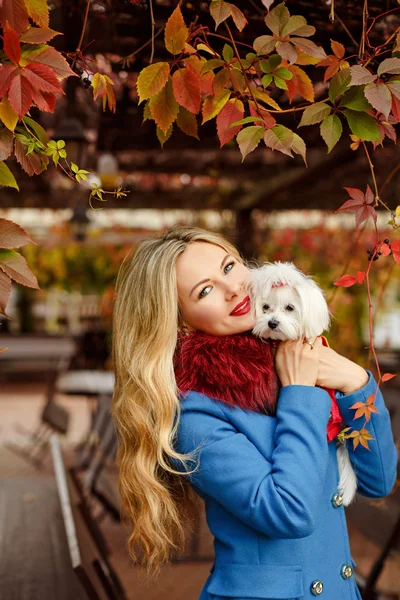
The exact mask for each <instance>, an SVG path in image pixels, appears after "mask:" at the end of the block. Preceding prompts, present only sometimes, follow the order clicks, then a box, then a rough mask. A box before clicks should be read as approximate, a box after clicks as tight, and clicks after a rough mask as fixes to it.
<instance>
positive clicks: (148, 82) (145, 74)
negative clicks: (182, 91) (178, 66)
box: [136, 62, 170, 104]
mask: <svg viewBox="0 0 400 600" xmlns="http://www.w3.org/2000/svg"><path fill="white" fill-rule="evenodd" d="M169 73H170V66H169V64H168V63H166V62H159V63H154V64H153V65H149V66H148V67H146V68H145V69H143V71H141V72H140V73H139V77H138V79H137V82H136V87H137V91H138V94H139V104H140V103H141V102H142V101H143V100H147V98H151V97H152V96H155V95H156V94H157V93H158V92H159V91H160V90H162V88H163V87H164V85H165V84H166V83H167V81H168V77H169Z"/></svg>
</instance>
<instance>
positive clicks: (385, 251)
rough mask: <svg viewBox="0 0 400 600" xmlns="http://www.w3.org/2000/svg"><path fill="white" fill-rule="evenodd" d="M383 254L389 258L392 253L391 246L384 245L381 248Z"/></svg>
mask: <svg viewBox="0 0 400 600" xmlns="http://www.w3.org/2000/svg"><path fill="white" fill-rule="evenodd" d="M381 252H382V254H383V256H389V254H390V253H391V249H390V246H389V244H385V243H383V244H382V246H381Z"/></svg>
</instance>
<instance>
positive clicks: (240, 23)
mask: <svg viewBox="0 0 400 600" xmlns="http://www.w3.org/2000/svg"><path fill="white" fill-rule="evenodd" d="M225 4H228V6H229V8H230V9H231V16H232V19H233V21H234V23H235V25H236V27H237V28H238V29H239V31H242V29H243V28H244V26H245V25H246V23H247V22H248V21H247V19H246V17H245V16H244V14H243V13H242V11H241V10H240V9H239V8H238V7H237V6H235V5H234V4H231V3H230V2H226V3H225Z"/></svg>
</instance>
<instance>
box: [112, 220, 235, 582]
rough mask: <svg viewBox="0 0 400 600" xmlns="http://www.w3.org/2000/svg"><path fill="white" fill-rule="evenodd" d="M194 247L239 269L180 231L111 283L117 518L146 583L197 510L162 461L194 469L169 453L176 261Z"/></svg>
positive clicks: (173, 425)
mask: <svg viewBox="0 0 400 600" xmlns="http://www.w3.org/2000/svg"><path fill="white" fill-rule="evenodd" d="M194 242H208V243H210V244H215V245H217V246H220V247H221V248H223V249H224V250H226V252H228V253H229V254H232V255H234V256H235V257H237V258H238V260H239V261H240V262H242V259H241V257H240V255H239V253H238V251H237V249H236V248H235V247H234V246H233V245H232V244H231V243H230V242H228V241H227V240H226V239H225V238H223V237H222V236H220V235H219V234H216V233H211V232H209V231H206V230H204V229H200V228H197V227H184V226H179V227H174V228H172V229H170V230H168V231H167V232H166V233H164V234H163V235H161V236H158V237H154V238H150V239H146V240H144V241H143V242H142V243H141V244H140V246H139V247H138V249H137V250H136V252H135V253H134V254H133V256H132V255H131V254H128V256H127V257H126V258H125V259H124V261H123V263H122V265H121V268H120V271H119V274H118V278H117V289H116V303H115V308H114V314H113V366H114V370H115V390H114V395H113V409H112V415H113V422H114V425H115V429H116V432H117V437H118V442H119V447H118V454H117V465H118V468H119V493H120V498H121V517H122V519H123V522H124V523H125V525H127V527H128V530H129V531H130V535H129V540H128V548H129V552H130V555H131V557H132V559H133V560H134V561H135V563H136V564H137V565H138V566H139V567H142V568H144V569H145V570H146V571H147V574H148V575H152V576H155V575H158V574H159V573H160V567H161V566H163V565H165V564H168V563H169V561H170V559H171V556H172V554H173V553H174V552H175V551H177V550H179V551H180V550H183V548H184V542H185V528H184V525H183V524H184V523H187V522H188V519H189V517H190V516H193V515H194V512H193V511H195V510H196V508H195V506H196V498H195V494H194V493H193V491H192V490H191V488H190V485H189V484H188V481H187V479H186V478H185V477H184V476H183V473H182V472H181V471H177V470H175V469H174V468H173V467H172V466H171V463H170V461H169V459H170V458H171V459H175V460H178V461H180V462H181V463H182V465H183V466H184V469H185V472H186V473H191V472H193V470H192V471H189V470H187V467H188V463H189V462H192V461H194V462H196V461H195V459H194V458H193V456H194V455H193V454H179V453H177V452H176V451H175V450H174V447H173V441H174V437H175V435H176V432H177V428H178V425H179V418H180V403H179V398H178V394H179V391H178V389H177V386H176V381H175V376H174V369H173V356H174V352H175V348H176V343H177V333H178V329H179V328H180V326H181V324H182V322H181V314H180V310H179V305H178V290H177V281H176V261H177V258H178V257H179V256H180V255H181V254H182V253H183V252H184V251H185V250H186V248H187V247H188V246H189V245H190V244H192V243H194ZM176 417H177V418H176ZM175 418H176V419H175ZM196 468H197V466H195V469H196ZM195 469H194V470H195Z"/></svg>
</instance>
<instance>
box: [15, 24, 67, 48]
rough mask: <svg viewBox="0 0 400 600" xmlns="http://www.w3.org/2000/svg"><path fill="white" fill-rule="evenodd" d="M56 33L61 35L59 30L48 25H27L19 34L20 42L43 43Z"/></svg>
mask: <svg viewBox="0 0 400 600" xmlns="http://www.w3.org/2000/svg"><path fill="white" fill-rule="evenodd" d="M56 35H63V34H62V33H60V32H59V31H54V29H49V28H48V27H29V29H27V30H26V31H24V33H22V34H21V35H20V36H19V39H20V41H21V42H25V43H26V44H45V43H46V42H49V41H50V40H52V39H53V38H54V37H55V36H56Z"/></svg>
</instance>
